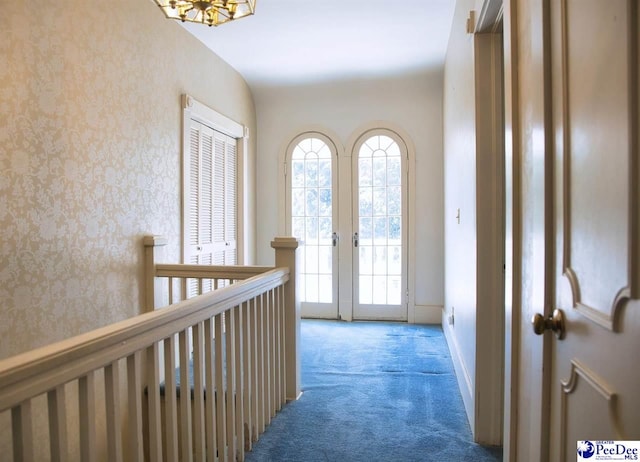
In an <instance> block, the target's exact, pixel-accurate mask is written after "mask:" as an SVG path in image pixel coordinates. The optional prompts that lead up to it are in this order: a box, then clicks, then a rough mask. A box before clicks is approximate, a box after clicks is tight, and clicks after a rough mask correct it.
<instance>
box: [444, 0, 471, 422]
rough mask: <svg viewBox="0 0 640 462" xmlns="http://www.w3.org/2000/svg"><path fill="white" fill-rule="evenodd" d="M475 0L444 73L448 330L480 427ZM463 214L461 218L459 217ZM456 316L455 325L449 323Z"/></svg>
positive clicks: (464, 2) (458, 22) (465, 0)
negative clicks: (471, 25)
mask: <svg viewBox="0 0 640 462" xmlns="http://www.w3.org/2000/svg"><path fill="white" fill-rule="evenodd" d="M473 8H474V1H473V0H458V2H457V4H456V9H455V12H454V17H453V25H452V29H451V35H450V37H449V46H448V49H447V59H446V63H445V71H444V177H445V186H444V189H445V206H444V216H445V220H444V226H445V236H446V239H445V271H444V273H445V313H444V319H443V329H444V331H445V335H446V337H447V340H448V342H449V348H450V350H451V352H452V357H453V359H454V364H455V365H456V372H457V375H458V383H459V385H460V391H461V393H462V397H463V400H464V404H465V407H466V410H467V415H468V416H469V420H470V423H471V427H472V429H473V428H474V390H475V372H476V292H477V290H476V279H477V278H476V275H477V270H476V258H477V254H476V248H477V242H476V127H475V115H476V114H475V80H474V79H475V69H474V41H473V35H472V34H467V32H466V20H467V17H468V14H469V11H470V10H472V9H473ZM458 210H460V219H459V223H458V219H457V218H456V216H457V214H458ZM452 313H453V314H454V323H453V325H451V324H449V322H448V318H449V316H451V314H452Z"/></svg>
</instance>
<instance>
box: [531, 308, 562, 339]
mask: <svg viewBox="0 0 640 462" xmlns="http://www.w3.org/2000/svg"><path fill="white" fill-rule="evenodd" d="M531 325H532V326H533V332H535V333H536V335H542V334H543V333H544V331H546V330H551V331H553V332H555V334H556V337H557V338H558V340H562V339H563V338H564V335H565V325H564V312H563V311H562V310H560V309H556V310H553V314H552V315H551V316H549V317H548V318H545V317H544V316H542V315H541V314H540V313H536V314H534V315H533V318H531Z"/></svg>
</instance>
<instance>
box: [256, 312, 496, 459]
mask: <svg viewBox="0 0 640 462" xmlns="http://www.w3.org/2000/svg"><path fill="white" fill-rule="evenodd" d="M301 344H302V389H303V392H304V393H303V395H302V397H301V398H300V399H299V400H298V401H295V402H292V403H289V404H287V405H286V406H285V407H284V408H283V410H282V411H281V412H280V413H278V414H277V415H276V417H275V418H274V419H273V420H272V421H271V425H270V426H269V427H268V428H267V430H266V432H265V433H264V434H263V435H262V436H261V437H260V440H259V441H258V442H257V443H256V444H255V445H254V447H253V450H252V451H251V452H250V453H248V454H247V457H246V460H247V461H248V462H267V461H270V462H283V461H288V462H314V461H330V462H346V461H349V462H350V461H354V462H357V461H366V462H375V461H442V462H449V461H450V462H458V461H500V460H502V456H501V454H502V450H501V449H500V448H487V447H483V446H480V445H477V444H475V443H473V442H472V437H471V431H470V429H469V424H468V422H467V418H466V415H465V412H464V407H463V404H462V398H461V396H460V393H459V391H458V385H457V382H456V378H455V375H454V371H453V365H452V363H451V358H450V356H449V350H448V349H447V345H446V341H445V339H444V334H443V333H442V329H441V328H440V327H439V326H418V325H410V324H399V323H366V322H353V323H346V322H338V321H311V320H304V321H302V340H301Z"/></svg>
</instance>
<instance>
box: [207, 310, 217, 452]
mask: <svg viewBox="0 0 640 462" xmlns="http://www.w3.org/2000/svg"><path fill="white" fill-rule="evenodd" d="M213 349H214V345H213V319H212V318H209V319H207V320H206V321H205V322H204V363H205V368H204V375H205V386H206V390H207V395H206V397H205V401H204V404H205V408H206V412H205V427H206V430H207V435H206V438H207V444H206V446H207V460H208V461H215V460H216V456H217V454H216V453H217V451H218V445H217V443H216V439H217V436H216V417H215V416H216V385H215V367H216V365H215V361H216V359H215V357H214V353H213V352H214V350H213Z"/></svg>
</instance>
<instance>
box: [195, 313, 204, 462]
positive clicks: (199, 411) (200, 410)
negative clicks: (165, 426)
mask: <svg viewBox="0 0 640 462" xmlns="http://www.w3.org/2000/svg"><path fill="white" fill-rule="evenodd" d="M203 327H204V326H203V324H202V323H198V324H196V325H194V326H193V328H192V329H193V433H194V436H195V441H194V444H195V446H194V457H195V459H196V460H202V461H204V460H205V457H206V456H205V441H206V440H205V434H204V432H205V428H204V399H205V398H204V388H203V370H202V364H203V357H204V338H203V330H204V329H203Z"/></svg>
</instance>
